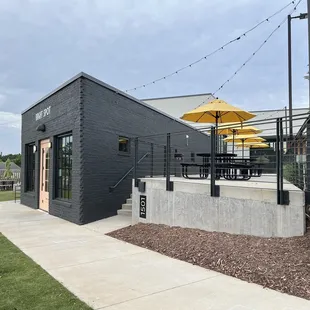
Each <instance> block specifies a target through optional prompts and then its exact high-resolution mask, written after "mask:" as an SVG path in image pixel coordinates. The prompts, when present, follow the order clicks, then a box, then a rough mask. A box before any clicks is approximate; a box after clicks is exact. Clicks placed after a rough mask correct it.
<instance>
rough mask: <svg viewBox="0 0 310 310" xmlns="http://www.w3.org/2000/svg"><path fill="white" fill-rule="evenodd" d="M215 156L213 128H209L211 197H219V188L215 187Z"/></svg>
mask: <svg viewBox="0 0 310 310" xmlns="http://www.w3.org/2000/svg"><path fill="white" fill-rule="evenodd" d="M215 154H216V137H215V128H214V127H212V128H211V158H210V175H211V182H210V186H211V190H210V191H211V197H219V187H217V186H216V185H215V178H216V167H215Z"/></svg>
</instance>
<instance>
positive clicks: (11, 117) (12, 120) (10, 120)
mask: <svg viewBox="0 0 310 310" xmlns="http://www.w3.org/2000/svg"><path fill="white" fill-rule="evenodd" d="M3 127H5V128H17V129H20V128H21V116H20V115H19V114H14V113H10V112H3V111H0V128H3Z"/></svg>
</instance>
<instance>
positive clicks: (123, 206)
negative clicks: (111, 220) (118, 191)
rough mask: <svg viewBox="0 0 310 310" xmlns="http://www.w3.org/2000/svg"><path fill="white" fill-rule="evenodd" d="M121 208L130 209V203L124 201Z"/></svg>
mask: <svg viewBox="0 0 310 310" xmlns="http://www.w3.org/2000/svg"><path fill="white" fill-rule="evenodd" d="M122 210H130V211H131V210H132V204H131V203H124V204H123V205H122Z"/></svg>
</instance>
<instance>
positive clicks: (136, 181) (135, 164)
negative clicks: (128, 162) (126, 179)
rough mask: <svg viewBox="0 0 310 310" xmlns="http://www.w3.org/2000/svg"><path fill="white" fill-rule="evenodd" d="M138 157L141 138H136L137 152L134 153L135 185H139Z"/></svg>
mask: <svg viewBox="0 0 310 310" xmlns="http://www.w3.org/2000/svg"><path fill="white" fill-rule="evenodd" d="M138 157H139V139H138V138H135V154H134V166H133V178H134V180H135V181H134V183H135V187H138V186H139V181H138Z"/></svg>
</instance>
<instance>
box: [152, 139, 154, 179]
mask: <svg viewBox="0 0 310 310" xmlns="http://www.w3.org/2000/svg"><path fill="white" fill-rule="evenodd" d="M153 176H154V144H153V143H151V178H152V177H153Z"/></svg>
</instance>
